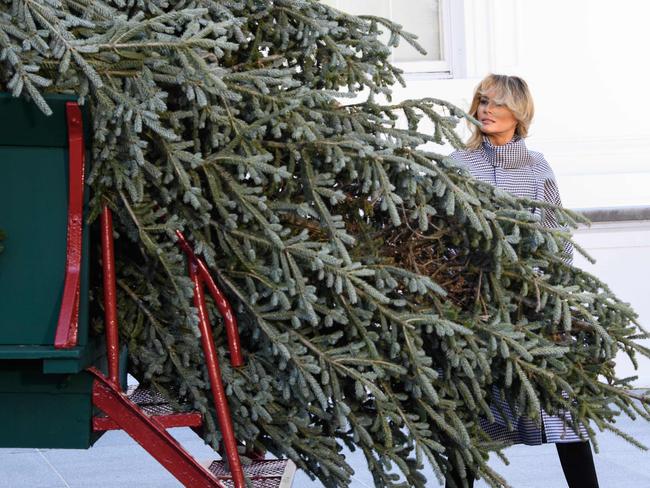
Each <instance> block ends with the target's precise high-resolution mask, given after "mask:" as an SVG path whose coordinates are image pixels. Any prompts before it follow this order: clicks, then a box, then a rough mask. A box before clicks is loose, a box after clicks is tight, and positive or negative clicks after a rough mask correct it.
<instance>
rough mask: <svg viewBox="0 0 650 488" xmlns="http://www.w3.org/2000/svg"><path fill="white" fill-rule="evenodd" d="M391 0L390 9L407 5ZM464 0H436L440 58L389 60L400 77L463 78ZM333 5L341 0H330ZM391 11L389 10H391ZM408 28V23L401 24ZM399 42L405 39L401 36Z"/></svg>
mask: <svg viewBox="0 0 650 488" xmlns="http://www.w3.org/2000/svg"><path fill="white" fill-rule="evenodd" d="M398 1H400V0H392V1H391V2H390V5H391V9H392V8H393V7H394V6H395V5H399V6H400V7H402V8H408V0H401V1H400V3H399V4H398V3H397V2H398ZM465 1H466V0H440V13H441V15H440V32H441V33H442V39H441V40H440V42H441V51H442V58H443V59H442V60H441V61H408V62H406V61H404V62H397V61H392V59H391V62H392V63H393V64H394V65H395V66H396V67H398V68H400V69H401V70H402V71H404V78H405V79H407V80H410V79H444V78H465V77H466V76H467V60H466V57H467V54H466V50H465V14H464V4H465ZM334 3H335V4H336V5H337V8H339V9H341V10H343V9H342V8H341V4H344V3H345V0H334ZM391 13H392V12H391ZM404 29H405V30H407V31H408V30H409V28H408V25H405V26H404ZM400 42H401V43H403V42H406V41H404V39H401V40H400Z"/></svg>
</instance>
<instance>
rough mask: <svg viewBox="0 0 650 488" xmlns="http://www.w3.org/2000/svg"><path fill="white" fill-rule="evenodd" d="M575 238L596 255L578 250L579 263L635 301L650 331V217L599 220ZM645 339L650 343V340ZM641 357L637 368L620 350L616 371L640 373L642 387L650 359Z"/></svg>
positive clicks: (649, 382)
mask: <svg viewBox="0 0 650 488" xmlns="http://www.w3.org/2000/svg"><path fill="white" fill-rule="evenodd" d="M574 238H575V240H576V242H578V243H579V244H580V245H581V246H582V247H584V248H585V250H586V251H587V252H588V253H589V255H591V257H593V258H595V259H596V264H591V263H589V262H588V261H587V260H586V259H585V258H584V257H582V256H581V255H579V254H578V253H576V255H575V260H574V263H575V265H576V266H578V267H580V268H582V269H584V270H586V271H588V272H590V273H591V274H593V275H595V276H598V277H599V278H600V279H601V280H603V281H604V282H605V283H607V284H608V286H609V287H610V289H611V290H612V291H613V292H614V293H615V294H616V295H617V296H618V297H619V298H620V299H621V300H623V301H625V302H628V303H630V304H632V306H633V307H634V309H635V311H636V312H637V313H638V314H639V323H640V324H641V325H642V326H644V327H645V329H646V330H649V331H650V299H649V298H650V293H648V285H647V283H648V277H649V276H650V258H649V256H650V221H648V220H646V221H638V222H604V223H595V224H592V226H591V228H586V227H583V228H580V229H578V230H577V231H576V232H575V235H574ZM642 343H643V344H644V345H645V346H646V347H650V340H644V341H643V342H642ZM638 361H639V370H637V371H635V370H634V368H633V365H632V363H631V362H630V360H629V359H628V358H627V356H625V355H623V354H619V356H618V358H617V368H616V371H617V373H618V375H619V376H620V377H627V376H638V377H639V378H638V380H637V381H636V382H635V385H636V386H638V387H644V388H645V387H650V359H647V358H645V357H639V358H638Z"/></svg>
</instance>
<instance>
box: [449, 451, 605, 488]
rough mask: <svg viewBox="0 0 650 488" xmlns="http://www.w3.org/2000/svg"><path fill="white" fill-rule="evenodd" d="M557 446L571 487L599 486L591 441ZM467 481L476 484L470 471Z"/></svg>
mask: <svg viewBox="0 0 650 488" xmlns="http://www.w3.org/2000/svg"><path fill="white" fill-rule="evenodd" d="M555 447H556V448H557V454H558V456H559V457H560V464H562V471H564V477H565V478H566V481H567V484H568V486H569V488H598V478H597V477H596V467H595V466H594V458H593V456H592V454H591V444H589V442H569V443H565V444H555ZM452 477H453V479H454V482H455V484H456V487H457V488H462V486H463V483H462V481H461V478H460V477H459V476H458V473H456V472H455V471H454V472H452ZM467 481H468V486H469V487H470V488H471V487H472V486H474V477H472V476H471V475H470V473H467ZM451 486H452V484H451V483H449V482H447V483H446V484H445V487H447V488H451Z"/></svg>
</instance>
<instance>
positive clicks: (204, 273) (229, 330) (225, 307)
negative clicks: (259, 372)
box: [176, 230, 244, 368]
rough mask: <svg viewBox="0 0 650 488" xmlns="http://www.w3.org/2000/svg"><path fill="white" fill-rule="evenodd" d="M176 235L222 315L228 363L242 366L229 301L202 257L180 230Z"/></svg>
mask: <svg viewBox="0 0 650 488" xmlns="http://www.w3.org/2000/svg"><path fill="white" fill-rule="evenodd" d="M176 237H178V243H179V245H180V247H181V249H183V251H184V252H185V253H186V254H187V258H188V260H189V261H190V262H194V263H195V264H196V266H197V267H198V270H199V274H200V275H201V279H202V280H203V282H204V283H205V284H206V285H207V286H208V290H209V291H210V295H212V298H213V299H214V302H215V305H216V306H217V309H218V310H219V313H220V314H221V316H222V317H223V321H224V324H225V326H226V335H227V336H228V349H229V350H230V364H232V366H233V367H235V368H238V367H240V366H243V365H244V358H243V355H242V352H241V345H240V343H239V329H238V328H237V319H236V318H235V314H234V313H233V310H232V307H231V306H230V302H228V299H227V298H226V296H225V295H224V294H223V292H222V291H221V290H220V289H219V287H218V286H217V284H216V283H215V281H214V279H212V275H211V274H210V271H208V267H207V266H206V265H205V263H204V262H203V260H202V259H200V258H199V257H197V256H196V254H195V253H194V250H193V249H192V247H191V246H190V245H189V243H188V242H187V239H185V236H184V235H183V233H182V232H181V231H180V230H177V231H176Z"/></svg>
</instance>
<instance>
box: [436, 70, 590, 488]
mask: <svg viewBox="0 0 650 488" xmlns="http://www.w3.org/2000/svg"><path fill="white" fill-rule="evenodd" d="M534 112H535V110H534V105H533V99H532V96H531V94H530V90H529V89H528V85H527V84H526V82H525V81H524V80H522V79H521V78H519V77H516V76H506V75H494V74H491V75H489V76H487V77H486V78H485V79H483V80H482V81H481V83H480V84H479V85H478V87H477V88H476V90H475V92H474V97H473V99H472V105H471V108H470V111H469V113H470V115H472V116H473V117H475V118H476V119H478V121H479V122H480V124H481V125H480V127H476V126H472V136H471V137H470V139H469V141H468V143H467V148H468V149H467V150H460V151H455V152H454V153H452V155H451V157H453V158H454V159H456V160H457V161H459V162H460V163H461V164H462V165H463V166H465V167H466V168H467V169H468V170H469V172H470V173H471V174H472V176H474V177H475V178H477V179H478V180H481V181H484V182H486V183H489V184H491V185H493V186H496V187H498V188H500V189H502V190H505V191H507V192H509V193H512V194H513V195H516V196H518V197H520V198H526V199H528V200H537V201H543V202H547V203H551V204H554V205H557V206H561V205H562V202H561V200H560V193H559V190H558V187H557V183H556V182H555V176H554V175H553V170H552V169H551V167H550V166H549V164H548V163H547V162H546V160H545V159H544V156H543V155H542V154H541V153H538V152H534V151H529V150H528V149H527V147H526V145H525V143H524V138H525V137H526V136H527V135H528V129H529V127H530V124H531V122H532V119H533V115H534ZM531 210H532V211H533V212H535V213H539V214H541V223H542V225H543V226H545V227H558V222H557V220H556V218H555V216H554V212H553V211H549V210H542V209H539V208H538V209H531ZM563 259H564V260H566V261H569V262H570V261H571V260H572V248H571V246H570V245H569V244H568V243H567V244H566V245H565V255H564V256H563ZM509 405H510V402H508V401H507V400H506V399H504V398H503V397H502V396H501V395H500V393H499V392H498V391H496V389H495V390H494V391H492V406H491V409H492V410H493V413H494V417H495V419H496V421H494V422H492V423H488V422H487V421H485V422H484V423H483V425H482V426H483V428H484V429H485V431H486V432H487V433H488V434H489V435H490V437H491V438H492V439H494V440H496V441H500V442H504V443H506V444H519V443H523V444H529V445H539V444H542V443H547V442H550V443H555V444H556V446H557V451H558V454H559V456H560V461H561V463H562V469H563V470H564V474H565V476H566V479H567V482H568V484H569V487H570V488H597V487H598V481H597V477H596V471H595V467H594V462H593V458H592V454H591V447H590V445H589V442H586V441H584V439H585V438H586V430H585V427H584V426H583V425H581V426H580V429H579V432H578V431H576V432H574V431H573V429H572V428H570V427H568V425H567V424H568V423H570V422H571V417H570V415H568V414H563V413H560V414H559V415H549V414H548V413H546V412H545V411H544V410H541V411H540V415H539V418H540V419H541V422H540V424H539V425H538V423H537V422H535V421H534V420H533V419H531V418H529V417H526V416H523V415H520V414H519V413H518V412H516V411H513V410H512V409H511V408H510V406H509ZM467 481H468V485H469V486H471V485H472V483H473V481H472V478H471V477H468V480H467ZM454 484H455V485H457V486H463V484H462V480H461V477H460V475H459V474H454ZM448 486H450V485H449V484H448ZM452 486H453V485H452Z"/></svg>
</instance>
